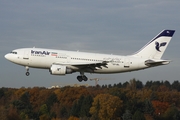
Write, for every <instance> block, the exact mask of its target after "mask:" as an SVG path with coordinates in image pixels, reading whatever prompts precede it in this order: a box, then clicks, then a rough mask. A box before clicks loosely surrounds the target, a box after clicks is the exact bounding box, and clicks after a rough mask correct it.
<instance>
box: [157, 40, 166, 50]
mask: <svg viewBox="0 0 180 120" xmlns="http://www.w3.org/2000/svg"><path fill="white" fill-rule="evenodd" d="M155 45H156V46H155V48H156V50H157V51H159V52H161V50H160V47H163V46H166V42H162V43H160V44H159V42H155Z"/></svg>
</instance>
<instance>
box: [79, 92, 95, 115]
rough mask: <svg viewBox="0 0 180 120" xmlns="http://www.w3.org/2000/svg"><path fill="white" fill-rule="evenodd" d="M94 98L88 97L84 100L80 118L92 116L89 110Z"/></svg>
mask: <svg viewBox="0 0 180 120" xmlns="http://www.w3.org/2000/svg"><path fill="white" fill-rule="evenodd" d="M92 102H93V98H92V96H91V95H88V96H86V97H84V100H83V102H82V105H81V110H80V116H81V117H85V116H86V117H90V116H91V114H90V113H89V110H90V108H91V106H92Z"/></svg>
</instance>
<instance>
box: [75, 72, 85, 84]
mask: <svg viewBox="0 0 180 120" xmlns="http://www.w3.org/2000/svg"><path fill="white" fill-rule="evenodd" d="M80 74H81V75H80V76H77V79H78V81H79V82H82V81H87V80H88V78H87V77H86V76H85V75H84V72H80Z"/></svg>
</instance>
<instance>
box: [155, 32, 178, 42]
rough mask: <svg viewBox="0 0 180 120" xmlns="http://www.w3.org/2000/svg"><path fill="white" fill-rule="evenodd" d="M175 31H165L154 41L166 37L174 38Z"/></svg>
mask: <svg viewBox="0 0 180 120" xmlns="http://www.w3.org/2000/svg"><path fill="white" fill-rule="evenodd" d="M174 32H175V30H163V31H162V32H161V33H160V34H158V35H157V36H156V37H155V38H154V39H153V40H155V39H157V38H159V37H161V36H166V37H172V36H173V34H174Z"/></svg>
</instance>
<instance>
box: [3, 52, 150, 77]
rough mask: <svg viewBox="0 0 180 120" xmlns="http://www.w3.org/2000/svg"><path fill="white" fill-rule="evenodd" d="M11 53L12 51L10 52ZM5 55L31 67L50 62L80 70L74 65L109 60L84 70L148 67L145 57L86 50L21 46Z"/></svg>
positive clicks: (49, 64) (43, 67)
mask: <svg viewBox="0 0 180 120" xmlns="http://www.w3.org/2000/svg"><path fill="white" fill-rule="evenodd" d="M12 53H13V52H12ZM12 53H9V54H7V55H6V56H5V57H6V58H7V59H8V60H10V61H11V62H13V63H16V64H19V65H22V66H28V67H33V68H42V69H49V68H50V67H51V65H52V64H61V65H66V66H67V67H68V68H71V69H73V70H74V71H78V72H79V71H81V70H80V68H81V67H79V66H78V67H76V65H78V64H79V65H81V64H92V63H97V62H103V61H109V62H108V63H107V65H106V66H101V67H97V69H96V70H94V71H89V70H88V69H86V70H85V71H84V72H92V73H106V74H107V73H121V72H127V71H134V70H139V69H145V68H148V66H147V65H145V61H146V60H147V59H141V58H139V57H134V56H119V55H108V54H98V53H87V52H78V51H77V52H73V51H63V50H54V49H42V48H23V49H16V50H14V54H12Z"/></svg>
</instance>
